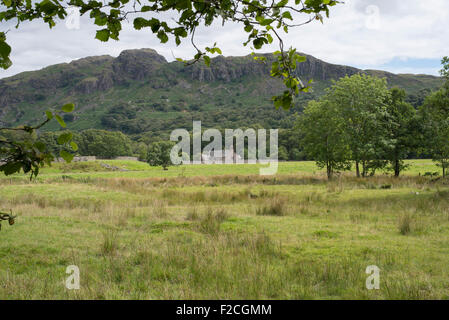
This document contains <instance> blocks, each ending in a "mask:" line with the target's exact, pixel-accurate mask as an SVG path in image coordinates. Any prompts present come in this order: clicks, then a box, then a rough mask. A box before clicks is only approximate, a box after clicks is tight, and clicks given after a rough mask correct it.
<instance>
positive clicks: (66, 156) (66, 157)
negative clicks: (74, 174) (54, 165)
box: [59, 150, 73, 162]
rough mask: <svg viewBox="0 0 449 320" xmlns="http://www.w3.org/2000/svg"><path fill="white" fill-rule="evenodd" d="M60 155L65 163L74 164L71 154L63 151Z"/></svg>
mask: <svg viewBox="0 0 449 320" xmlns="http://www.w3.org/2000/svg"><path fill="white" fill-rule="evenodd" d="M59 155H60V156H61V158H63V159H64V160H65V162H72V160H73V154H71V153H69V152H67V151H65V150H61V152H60V153H59Z"/></svg>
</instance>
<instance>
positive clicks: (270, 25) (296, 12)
mask: <svg viewBox="0 0 449 320" xmlns="http://www.w3.org/2000/svg"><path fill="white" fill-rule="evenodd" d="M340 2H341V1H337V0H279V1H277V0H271V1H268V0H142V1H141V0H133V1H130V0H109V1H108V0H106V1H95V0H68V1H64V0H42V1H39V2H32V1H29V0H0V3H2V4H3V6H2V7H1V9H0V22H2V21H9V20H13V19H14V20H16V21H17V25H16V27H18V26H19V25H20V23H21V22H23V21H26V20H30V21H31V20H36V19H39V20H43V21H44V22H45V23H47V24H48V25H49V26H50V28H52V27H54V26H55V25H56V22H57V19H64V18H65V17H66V16H67V11H66V9H67V8H68V7H75V8H77V9H79V10H80V13H81V14H82V15H87V14H88V15H89V17H90V18H91V19H92V20H93V22H94V23H95V24H96V25H97V26H99V27H100V29H99V30H97V32H96V36H95V37H96V38H97V39H98V40H100V41H108V40H109V39H113V40H118V39H119V35H120V32H121V30H122V24H123V23H124V22H128V21H130V19H132V23H133V27H134V28H135V29H136V30H141V29H149V30H151V32H152V33H153V34H154V35H155V36H156V37H157V38H158V39H159V40H160V41H161V43H166V42H168V41H169V40H170V39H172V40H174V41H175V44H176V45H177V46H179V45H180V44H181V42H182V41H184V40H185V39H186V38H187V39H188V40H190V42H191V44H192V46H193V47H194V48H195V50H196V54H195V55H194V58H193V60H192V61H189V62H186V61H185V62H186V63H187V64H191V63H195V62H197V61H200V60H202V61H204V63H205V64H206V65H209V64H210V62H211V57H210V55H213V54H222V51H221V49H220V48H219V47H217V45H216V43H214V45H213V46H208V47H205V48H199V46H198V45H197V43H196V42H195V32H196V31H197V29H198V28H199V27H202V26H205V27H211V26H212V23H213V22H216V21H217V20H221V22H222V24H223V25H224V24H225V23H226V22H228V23H236V24H239V25H241V26H242V28H243V30H244V31H245V32H246V33H247V34H248V38H247V40H246V41H245V42H244V43H243V45H244V46H247V45H248V44H250V45H251V47H252V50H253V53H254V51H255V50H259V49H262V47H263V46H264V45H269V44H271V43H273V41H274V40H277V41H278V43H279V50H278V51H277V52H275V57H276V59H275V62H273V64H272V69H271V75H272V76H273V77H276V78H279V79H282V81H283V82H284V84H285V86H286V90H285V91H284V92H283V93H282V94H281V95H278V96H274V97H273V98H272V100H273V102H274V104H275V106H276V108H279V107H283V108H285V109H288V108H290V107H291V106H293V99H294V97H295V96H297V95H298V94H299V93H300V92H301V91H307V87H306V86H304V84H303V83H302V82H301V80H300V79H299V78H298V77H297V75H296V65H297V63H300V62H303V61H305V57H303V56H301V55H299V54H298V53H297V52H296V49H294V48H289V49H285V48H284V42H283V39H282V33H284V34H285V33H288V32H289V29H290V28H294V27H299V26H302V25H305V24H308V23H310V22H312V21H315V20H318V21H321V22H323V15H325V16H327V17H328V16H329V9H330V7H332V6H335V5H336V4H338V3H340ZM167 13H170V15H168V14H167ZM172 16H173V17H172ZM10 53H11V47H10V46H9V45H8V44H7V43H6V33H5V32H0V68H4V69H6V68H8V67H9V66H11V60H10ZM255 58H256V59H258V60H265V58H264V57H255ZM178 60H181V61H183V60H182V59H178Z"/></svg>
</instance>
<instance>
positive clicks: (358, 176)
mask: <svg viewBox="0 0 449 320" xmlns="http://www.w3.org/2000/svg"><path fill="white" fill-rule="evenodd" d="M355 171H356V173H357V178H360V167H359V162H358V161H356V162H355Z"/></svg>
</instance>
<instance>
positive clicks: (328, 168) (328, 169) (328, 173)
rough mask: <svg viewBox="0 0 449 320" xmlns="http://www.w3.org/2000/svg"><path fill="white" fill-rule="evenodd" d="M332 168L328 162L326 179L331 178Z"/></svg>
mask: <svg viewBox="0 0 449 320" xmlns="http://www.w3.org/2000/svg"><path fill="white" fill-rule="evenodd" d="M332 175H333V170H332V166H331V165H330V164H329V163H328V164H327V179H328V180H332Z"/></svg>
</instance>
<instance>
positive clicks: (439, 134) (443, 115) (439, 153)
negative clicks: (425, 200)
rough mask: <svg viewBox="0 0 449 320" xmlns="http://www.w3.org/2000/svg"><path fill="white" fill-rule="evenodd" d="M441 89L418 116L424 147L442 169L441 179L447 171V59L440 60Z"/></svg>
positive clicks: (448, 127) (422, 108) (448, 130)
mask: <svg viewBox="0 0 449 320" xmlns="http://www.w3.org/2000/svg"><path fill="white" fill-rule="evenodd" d="M442 64H443V69H442V70H441V75H442V76H443V77H445V78H446V82H445V84H444V85H443V87H442V88H441V89H440V90H438V91H436V92H433V93H432V94H431V95H429V96H428V97H427V98H426V100H425V102H424V105H423V106H422V107H421V108H420V110H419V114H420V118H421V121H422V125H423V132H424V134H423V136H424V147H425V150H426V152H427V153H429V154H431V155H432V159H433V160H434V161H435V162H436V163H437V164H438V165H439V166H440V167H441V168H442V170H443V177H445V176H446V175H447V171H448V169H449V58H448V57H445V58H443V60H442Z"/></svg>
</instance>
